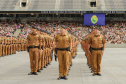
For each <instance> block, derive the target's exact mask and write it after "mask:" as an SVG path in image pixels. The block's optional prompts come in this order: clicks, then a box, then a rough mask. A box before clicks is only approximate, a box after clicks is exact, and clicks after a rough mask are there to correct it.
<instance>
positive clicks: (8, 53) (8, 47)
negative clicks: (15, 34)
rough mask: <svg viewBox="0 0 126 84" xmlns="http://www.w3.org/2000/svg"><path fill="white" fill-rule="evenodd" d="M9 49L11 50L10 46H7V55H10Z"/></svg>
mask: <svg viewBox="0 0 126 84" xmlns="http://www.w3.org/2000/svg"><path fill="white" fill-rule="evenodd" d="M10 48H11V47H10V45H7V55H10V53H11V52H10V50H11V49H10Z"/></svg>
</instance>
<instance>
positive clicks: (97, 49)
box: [91, 47, 103, 50]
mask: <svg viewBox="0 0 126 84" xmlns="http://www.w3.org/2000/svg"><path fill="white" fill-rule="evenodd" d="M91 49H92V50H103V47H101V48H91Z"/></svg>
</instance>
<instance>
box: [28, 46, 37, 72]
mask: <svg viewBox="0 0 126 84" xmlns="http://www.w3.org/2000/svg"><path fill="white" fill-rule="evenodd" d="M38 55H39V49H38V48H31V49H29V57H30V67H31V72H37V69H38Z"/></svg>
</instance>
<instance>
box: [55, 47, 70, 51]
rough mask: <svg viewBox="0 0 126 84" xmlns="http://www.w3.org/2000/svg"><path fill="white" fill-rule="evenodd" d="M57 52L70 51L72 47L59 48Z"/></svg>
mask: <svg viewBox="0 0 126 84" xmlns="http://www.w3.org/2000/svg"><path fill="white" fill-rule="evenodd" d="M57 50H60V51H65V50H66V51H70V47H67V48H57Z"/></svg>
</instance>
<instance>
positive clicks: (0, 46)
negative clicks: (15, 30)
mask: <svg viewBox="0 0 126 84" xmlns="http://www.w3.org/2000/svg"><path fill="white" fill-rule="evenodd" d="M0 56H2V44H0Z"/></svg>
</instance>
